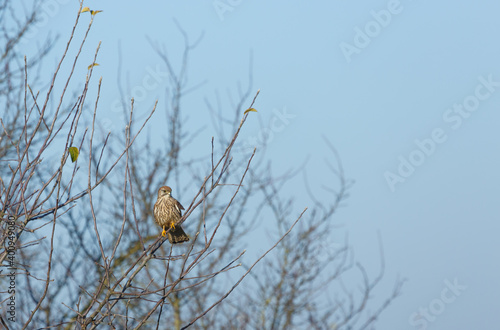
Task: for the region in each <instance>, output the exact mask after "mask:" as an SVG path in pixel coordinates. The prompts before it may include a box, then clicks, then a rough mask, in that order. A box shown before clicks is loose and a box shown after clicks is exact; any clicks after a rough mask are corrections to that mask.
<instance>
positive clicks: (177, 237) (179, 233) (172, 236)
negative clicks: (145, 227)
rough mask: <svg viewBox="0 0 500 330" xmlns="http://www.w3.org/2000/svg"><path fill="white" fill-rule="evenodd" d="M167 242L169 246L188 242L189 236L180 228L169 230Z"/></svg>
mask: <svg viewBox="0 0 500 330" xmlns="http://www.w3.org/2000/svg"><path fill="white" fill-rule="evenodd" d="M167 235H168V240H169V242H170V243H171V244H178V243H183V242H187V241H189V236H188V235H187V234H186V233H185V232H184V230H183V229H182V227H181V226H177V227H175V229H171V230H170V231H169V232H168V233H167Z"/></svg>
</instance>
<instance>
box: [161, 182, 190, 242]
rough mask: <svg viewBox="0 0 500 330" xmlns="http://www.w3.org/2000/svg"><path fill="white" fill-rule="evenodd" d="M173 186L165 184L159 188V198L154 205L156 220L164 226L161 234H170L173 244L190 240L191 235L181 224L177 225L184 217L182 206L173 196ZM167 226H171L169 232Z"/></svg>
mask: <svg viewBox="0 0 500 330" xmlns="http://www.w3.org/2000/svg"><path fill="white" fill-rule="evenodd" d="M171 193H172V188H170V187H167V186H163V187H161V188H160V189H158V199H157V200H156V203H155V207H154V216H155V221H156V223H157V224H158V225H160V227H162V228H163V231H162V232H161V236H163V237H165V235H168V240H169V241H170V243H171V244H177V243H182V242H187V241H189V236H188V235H187V234H186V233H185V232H184V230H182V227H181V225H176V223H177V222H179V220H180V219H181V218H182V210H184V207H182V205H181V203H179V202H178V201H177V200H176V199H175V198H173V197H172V196H171ZM165 228H167V229H168V228H170V231H169V232H167V230H166V229H165Z"/></svg>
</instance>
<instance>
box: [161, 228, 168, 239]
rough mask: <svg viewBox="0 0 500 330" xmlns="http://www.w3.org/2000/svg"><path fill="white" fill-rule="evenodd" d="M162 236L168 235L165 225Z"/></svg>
mask: <svg viewBox="0 0 500 330" xmlns="http://www.w3.org/2000/svg"><path fill="white" fill-rule="evenodd" d="M161 236H163V237H165V236H167V231H166V230H165V226H163V231H162V232H161Z"/></svg>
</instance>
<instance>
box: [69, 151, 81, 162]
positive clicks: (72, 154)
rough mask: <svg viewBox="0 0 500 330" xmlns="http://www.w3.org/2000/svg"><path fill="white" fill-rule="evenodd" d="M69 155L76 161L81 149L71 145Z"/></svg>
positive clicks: (72, 160)
mask: <svg viewBox="0 0 500 330" xmlns="http://www.w3.org/2000/svg"><path fill="white" fill-rule="evenodd" d="M68 150H69V155H70V156H71V162H73V163H74V162H76V160H77V159H78V155H79V154H80V151H78V148H77V147H70V148H69V149H68Z"/></svg>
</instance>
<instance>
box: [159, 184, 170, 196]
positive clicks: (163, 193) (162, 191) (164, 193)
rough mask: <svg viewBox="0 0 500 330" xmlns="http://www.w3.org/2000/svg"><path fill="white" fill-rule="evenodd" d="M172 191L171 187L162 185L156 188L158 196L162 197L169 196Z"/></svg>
mask: <svg viewBox="0 0 500 330" xmlns="http://www.w3.org/2000/svg"><path fill="white" fill-rule="evenodd" d="M171 193H172V188H170V187H167V186H163V187H161V188H160V189H158V198H161V197H164V196H170V194H171Z"/></svg>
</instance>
